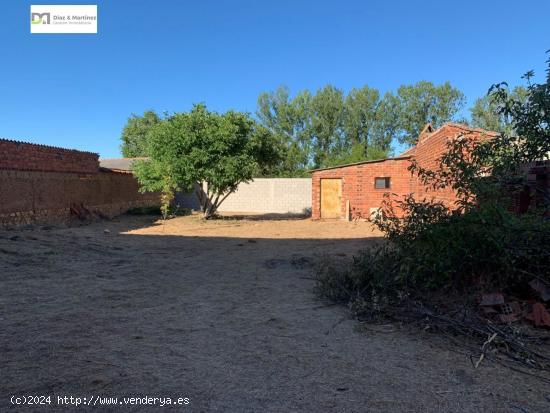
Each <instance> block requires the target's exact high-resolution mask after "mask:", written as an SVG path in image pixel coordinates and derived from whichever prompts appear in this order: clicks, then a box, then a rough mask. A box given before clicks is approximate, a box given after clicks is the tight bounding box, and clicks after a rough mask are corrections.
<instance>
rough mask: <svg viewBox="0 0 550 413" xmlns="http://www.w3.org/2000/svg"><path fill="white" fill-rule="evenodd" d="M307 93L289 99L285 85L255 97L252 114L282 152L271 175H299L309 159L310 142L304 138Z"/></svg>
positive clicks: (307, 118) (308, 102) (307, 108)
mask: <svg viewBox="0 0 550 413" xmlns="http://www.w3.org/2000/svg"><path fill="white" fill-rule="evenodd" d="M310 101H311V95H310V93H309V92H307V91H304V92H301V93H299V94H298V95H297V96H296V97H295V98H294V99H292V100H290V98H289V92H288V89H287V88H286V87H282V86H281V87H279V88H278V89H277V90H276V91H275V92H271V93H262V94H260V96H259V97H258V109H257V112H256V115H257V117H258V119H259V120H260V122H261V124H262V125H263V126H265V127H266V128H267V129H268V130H269V131H270V132H271V133H273V134H274V135H275V137H276V139H277V141H278V142H279V144H280V147H281V151H282V153H283V156H282V161H281V162H280V163H279V165H276V166H275V167H274V168H273V170H272V171H271V172H272V174H274V175H294V174H299V173H300V171H303V170H304V169H306V168H307V165H308V162H309V159H308V158H309V151H310V141H309V140H308V139H306V132H305V131H306V130H307V129H308V120H309V116H308V110H309V107H310Z"/></svg>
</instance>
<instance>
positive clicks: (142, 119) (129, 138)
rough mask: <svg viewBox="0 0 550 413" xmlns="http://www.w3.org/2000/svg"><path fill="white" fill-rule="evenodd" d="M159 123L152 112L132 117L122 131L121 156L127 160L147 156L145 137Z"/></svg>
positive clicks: (159, 119) (158, 118) (157, 117)
mask: <svg viewBox="0 0 550 413" xmlns="http://www.w3.org/2000/svg"><path fill="white" fill-rule="evenodd" d="M160 122H161V118H160V117H159V116H158V115H157V114H156V113H155V112H153V111H150V110H149V111H146V112H144V113H143V116H136V115H132V116H130V117H129V118H128V121H127V122H126V125H125V126H124V129H123V130H122V136H121V140H122V144H121V147H120V148H121V150H122V155H124V156H125V157H127V158H135V157H142V156H147V136H148V133H149V131H150V130H151V129H152V128H153V127H154V126H155V125H157V124H159V123H160Z"/></svg>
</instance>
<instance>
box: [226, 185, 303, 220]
mask: <svg viewBox="0 0 550 413" xmlns="http://www.w3.org/2000/svg"><path fill="white" fill-rule="evenodd" d="M219 211H220V212H224V211H225V212H258V213H281V214H284V213H308V214H309V213H310V212H311V179H310V178H256V179H254V180H253V181H251V182H249V183H246V184H241V185H239V187H238V188H237V191H235V192H234V193H232V194H231V195H229V196H228V197H227V199H226V200H225V201H224V202H223V203H222V204H221V206H220V208H219Z"/></svg>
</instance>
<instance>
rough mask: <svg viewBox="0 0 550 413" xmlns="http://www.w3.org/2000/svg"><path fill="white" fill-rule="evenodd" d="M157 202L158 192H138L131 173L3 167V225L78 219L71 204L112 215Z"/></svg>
mask: <svg viewBox="0 0 550 413" xmlns="http://www.w3.org/2000/svg"><path fill="white" fill-rule="evenodd" d="M158 203H159V202H158V195H157V194H140V193H139V192H138V183H137V181H136V179H135V178H134V177H133V176H132V175H131V174H126V173H113V172H96V173H94V174H75V173H66V172H38V171H14V170H9V171H8V170H0V227H11V226H19V225H25V224H60V223H68V222H69V221H70V220H71V219H76V217H74V216H71V206H77V207H84V208H86V209H87V210H88V211H90V212H92V213H94V214H97V215H100V216H107V217H113V216H116V215H118V214H121V213H124V212H125V211H127V210H128V209H130V208H133V207H139V206H152V205H158Z"/></svg>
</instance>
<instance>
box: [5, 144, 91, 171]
mask: <svg viewBox="0 0 550 413" xmlns="http://www.w3.org/2000/svg"><path fill="white" fill-rule="evenodd" d="M98 158H99V156H98V155H97V154H96V153H91V152H82V151H75V150H72V149H63V148H55V147H53V146H45V145H36V144H33V143H26V142H17V141H11V140H6V139H0V169H4V170H17V171H42V172H74V173H97V171H98V170H99V160H98Z"/></svg>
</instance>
